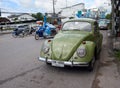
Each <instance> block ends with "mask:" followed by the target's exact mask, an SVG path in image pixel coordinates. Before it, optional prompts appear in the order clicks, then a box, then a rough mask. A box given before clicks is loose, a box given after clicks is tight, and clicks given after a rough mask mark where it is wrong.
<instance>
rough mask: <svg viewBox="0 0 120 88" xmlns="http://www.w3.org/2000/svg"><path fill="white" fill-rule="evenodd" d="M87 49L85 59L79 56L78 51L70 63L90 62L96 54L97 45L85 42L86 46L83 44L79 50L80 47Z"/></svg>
mask: <svg viewBox="0 0 120 88" xmlns="http://www.w3.org/2000/svg"><path fill="white" fill-rule="evenodd" d="M81 46H82V47H83V46H84V47H85V49H86V55H85V56H84V57H82V58H81V57H79V56H78V55H77V50H76V52H75V53H74V55H73V57H72V58H71V59H70V61H73V62H74V61H75V62H90V61H91V60H92V58H93V56H94V52H95V43H94V42H92V41H85V44H83V43H82V44H81V45H80V46H79V47H78V48H80V47H81Z"/></svg>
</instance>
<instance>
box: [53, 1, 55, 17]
mask: <svg viewBox="0 0 120 88" xmlns="http://www.w3.org/2000/svg"><path fill="white" fill-rule="evenodd" d="M53 16H55V0H53Z"/></svg>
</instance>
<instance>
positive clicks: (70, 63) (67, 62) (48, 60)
mask: <svg viewBox="0 0 120 88" xmlns="http://www.w3.org/2000/svg"><path fill="white" fill-rule="evenodd" d="M38 60H40V61H43V62H47V63H52V62H53V61H57V60H51V59H46V58H42V57H38ZM61 62H63V63H64V65H66V66H88V65H89V64H88V62H70V61H61Z"/></svg>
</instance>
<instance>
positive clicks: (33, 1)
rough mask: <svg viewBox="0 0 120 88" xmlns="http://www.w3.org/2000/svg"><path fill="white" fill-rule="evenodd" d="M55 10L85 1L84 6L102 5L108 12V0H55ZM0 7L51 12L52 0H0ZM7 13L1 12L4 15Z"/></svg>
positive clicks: (25, 11) (23, 10) (13, 10)
mask: <svg viewBox="0 0 120 88" xmlns="http://www.w3.org/2000/svg"><path fill="white" fill-rule="evenodd" d="M55 1H56V3H55V10H56V12H58V11H60V8H63V7H66V6H71V5H75V4H78V3H85V8H87V9H90V8H96V7H100V6H103V7H105V8H106V9H107V11H108V12H110V10H111V7H110V6H109V5H108V4H110V0H102V1H101V0H55ZM0 8H1V10H2V11H5V12H10V11H11V12H23V13H37V12H42V13H46V12H52V10H53V0H0ZM6 16H8V14H2V17H6Z"/></svg>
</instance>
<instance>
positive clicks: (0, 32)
mask: <svg viewBox="0 0 120 88" xmlns="http://www.w3.org/2000/svg"><path fill="white" fill-rule="evenodd" d="M10 33H12V30H6V31H0V35H3V34H10Z"/></svg>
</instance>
